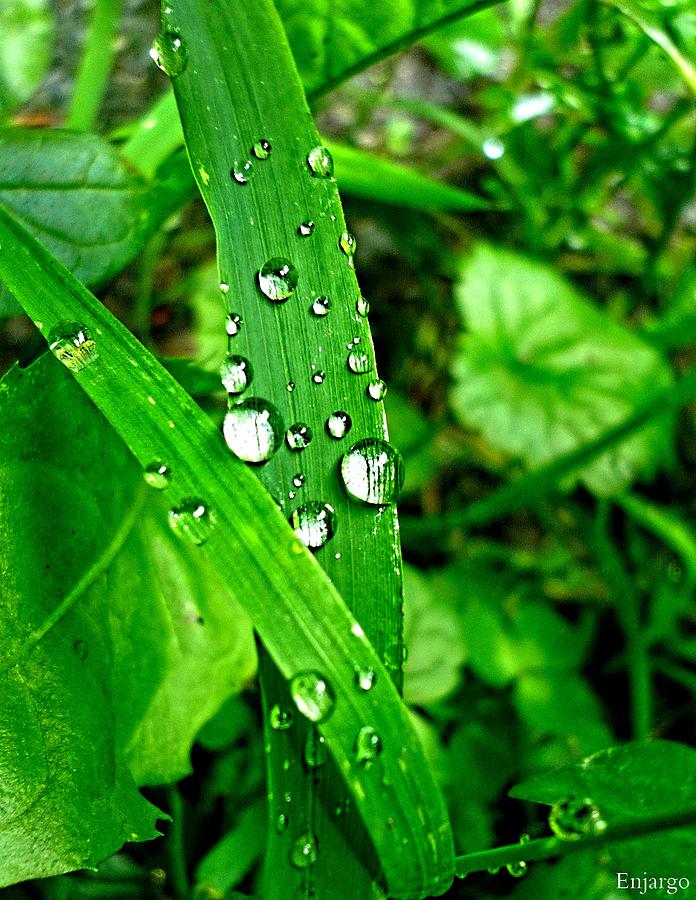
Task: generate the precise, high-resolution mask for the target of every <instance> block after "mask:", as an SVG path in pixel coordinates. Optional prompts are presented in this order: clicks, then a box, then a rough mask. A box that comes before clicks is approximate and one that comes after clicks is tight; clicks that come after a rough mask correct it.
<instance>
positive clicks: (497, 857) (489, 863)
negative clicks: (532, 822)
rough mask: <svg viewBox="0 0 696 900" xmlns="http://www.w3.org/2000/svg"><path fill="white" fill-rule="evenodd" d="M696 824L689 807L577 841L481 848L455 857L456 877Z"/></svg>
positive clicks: (547, 840)
mask: <svg viewBox="0 0 696 900" xmlns="http://www.w3.org/2000/svg"><path fill="white" fill-rule="evenodd" d="M693 825H696V810H694V809H689V810H684V811H680V812H674V813H665V814H663V815H659V816H646V817H644V818H637V819H633V820H632V821H630V822H622V823H620V824H618V825H614V826H610V827H609V828H607V830H606V831H604V832H602V833H601V834H595V835H588V836H587V837H585V838H582V839H581V840H578V841H563V840H561V839H560V838H557V837H548V838H538V839H536V840H533V841H529V842H528V843H527V844H508V845H507V846H505V847H496V848H495V849H494V850H482V851H481V852H479V853H467V854H466V855H465V856H457V857H456V858H455V872H456V874H457V876H458V877H459V878H463V877H464V876H466V875H470V874H471V873H473V872H485V871H487V870H488V869H497V868H500V867H502V866H507V865H510V864H514V863H516V862H520V861H521V860H524V861H525V862H541V861H542V860H546V859H556V858H557V857H559V856H566V855H567V854H568V853H577V852H578V851H583V850H588V849H592V848H603V847H606V846H608V845H609V844H617V843H619V842H620V841H630V840H634V839H635V838H638V837H643V836H644V835H649V834H657V833H659V832H662V831H668V830H670V829H672V828H684V827H688V826H693Z"/></svg>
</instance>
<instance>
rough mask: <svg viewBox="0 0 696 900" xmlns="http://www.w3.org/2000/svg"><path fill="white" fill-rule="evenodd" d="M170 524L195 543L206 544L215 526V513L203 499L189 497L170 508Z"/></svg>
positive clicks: (180, 534)
mask: <svg viewBox="0 0 696 900" xmlns="http://www.w3.org/2000/svg"><path fill="white" fill-rule="evenodd" d="M169 525H170V527H171V528H172V530H173V531H174V532H176V534H178V535H179V536H180V537H183V538H186V539H187V540H189V541H191V543H193V544H198V545H199V546H200V545H201V544H205V542H206V541H207V540H208V538H209V537H210V535H211V534H212V531H213V528H214V527H215V514H214V513H213V511H212V510H211V509H210V508H209V507H208V506H207V505H206V503H205V502H204V501H203V500H199V499H198V498H196V497H189V498H188V499H187V500H184V501H183V502H182V503H180V504H179V505H178V506H173V507H172V508H171V509H170V510H169Z"/></svg>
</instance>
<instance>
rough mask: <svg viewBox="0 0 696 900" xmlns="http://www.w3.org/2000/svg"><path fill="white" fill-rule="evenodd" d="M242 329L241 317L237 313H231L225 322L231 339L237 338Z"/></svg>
mask: <svg viewBox="0 0 696 900" xmlns="http://www.w3.org/2000/svg"><path fill="white" fill-rule="evenodd" d="M241 327H242V319H241V316H238V315H237V313H230V314H229V316H227V320H226V322H225V331H226V332H227V334H228V335H229V336H230V337H237V335H238V334H239V332H240V330H241Z"/></svg>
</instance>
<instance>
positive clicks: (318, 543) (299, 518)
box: [288, 500, 336, 550]
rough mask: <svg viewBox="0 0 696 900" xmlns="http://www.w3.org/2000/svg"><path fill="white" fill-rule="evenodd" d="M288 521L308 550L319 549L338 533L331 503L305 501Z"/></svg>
mask: <svg viewBox="0 0 696 900" xmlns="http://www.w3.org/2000/svg"><path fill="white" fill-rule="evenodd" d="M288 521H289V522H290V527H291V528H292V530H293V531H294V532H295V534H296V535H297V537H298V538H299V539H300V540H301V541H302V543H303V544H304V545H305V547H307V549H308V550H318V549H319V548H320V547H323V546H324V544H328V542H329V541H330V540H331V538H332V537H333V536H334V534H335V533H336V513H335V511H334V508H333V506H331V505H330V504H329V503H321V502H320V501H316V500H314V501H310V502H309V503H303V504H302V506H298V507H297V509H296V510H295V511H294V512H293V514H292V515H291V516H290V518H289V520H288Z"/></svg>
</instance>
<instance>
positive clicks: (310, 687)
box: [290, 671, 335, 722]
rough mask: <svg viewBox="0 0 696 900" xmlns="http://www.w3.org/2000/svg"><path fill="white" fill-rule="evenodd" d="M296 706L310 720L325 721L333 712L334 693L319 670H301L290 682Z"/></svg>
mask: <svg viewBox="0 0 696 900" xmlns="http://www.w3.org/2000/svg"><path fill="white" fill-rule="evenodd" d="M290 693H291V695H292V699H293V700H294V701H295V706H297V708H298V709H299V711H300V712H301V713H302V715H303V716H305V717H306V718H307V719H309V720H310V722H323V721H324V720H325V719H328V717H329V716H330V715H331V713H332V712H333V708H334V702H335V698H334V693H333V690H332V689H331V686H330V684H329V682H328V681H327V680H326V679H325V678H324V676H323V675H321V674H320V673H319V672H313V671H310V672H300V673H299V674H298V675H295V677H294V678H293V679H292V681H291V682H290Z"/></svg>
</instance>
